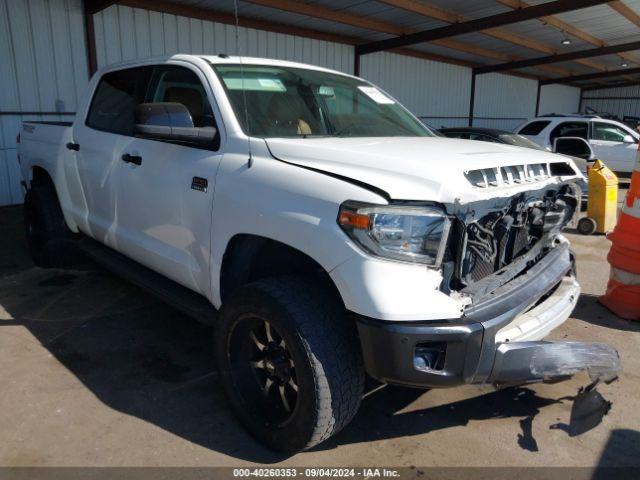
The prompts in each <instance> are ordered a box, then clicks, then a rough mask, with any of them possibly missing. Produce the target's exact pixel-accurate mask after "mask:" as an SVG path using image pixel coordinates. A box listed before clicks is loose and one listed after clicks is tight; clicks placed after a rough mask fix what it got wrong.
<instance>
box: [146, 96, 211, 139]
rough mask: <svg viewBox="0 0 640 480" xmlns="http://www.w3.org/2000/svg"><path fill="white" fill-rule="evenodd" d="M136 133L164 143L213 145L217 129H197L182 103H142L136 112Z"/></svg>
mask: <svg viewBox="0 0 640 480" xmlns="http://www.w3.org/2000/svg"><path fill="white" fill-rule="evenodd" d="M135 119H136V125H135V133H136V135H138V136H140V137H145V138H154V139H158V140H164V141H175V142H180V143H192V144H197V145H206V144H211V143H212V142H213V141H214V139H215V137H216V133H217V130H216V128H215V127H195V126H194V125H193V119H192V118H191V114H190V113H189V110H187V107H185V106H184V105H183V104H181V103H175V102H161V103H142V104H140V105H138V106H137V107H136V111H135Z"/></svg>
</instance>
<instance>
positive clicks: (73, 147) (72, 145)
mask: <svg viewBox="0 0 640 480" xmlns="http://www.w3.org/2000/svg"><path fill="white" fill-rule="evenodd" d="M67 149H69V150H73V151H76V152H79V151H80V144H79V143H73V142H69V143H67Z"/></svg>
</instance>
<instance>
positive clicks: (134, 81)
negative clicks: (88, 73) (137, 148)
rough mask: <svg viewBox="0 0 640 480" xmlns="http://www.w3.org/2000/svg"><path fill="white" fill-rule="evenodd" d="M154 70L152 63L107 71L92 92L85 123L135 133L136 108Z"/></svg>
mask: <svg viewBox="0 0 640 480" xmlns="http://www.w3.org/2000/svg"><path fill="white" fill-rule="evenodd" d="M151 70H152V68H151V67H137V68H128V69H126V70H118V71H116V72H109V73H105V74H104V75H103V77H102V78H101V79H100V83H99V84H98V87H97V88H96V91H95V93H94V95H93V99H92V101H91V107H90V108H89V113H88V115H87V120H86V125H87V126H88V127H91V128H93V129H96V130H101V131H104V132H110V133H116V134H119V135H127V136H133V134H134V126H135V115H134V112H135V108H136V106H137V105H138V104H140V103H142V102H143V99H144V97H145V94H146V90H147V85H148V81H149V76H150V74H151Z"/></svg>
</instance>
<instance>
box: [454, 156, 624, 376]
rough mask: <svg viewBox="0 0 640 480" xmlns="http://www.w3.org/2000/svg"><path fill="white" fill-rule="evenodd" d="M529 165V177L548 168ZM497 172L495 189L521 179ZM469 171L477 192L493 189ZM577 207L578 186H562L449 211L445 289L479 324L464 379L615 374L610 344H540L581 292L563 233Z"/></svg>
mask: <svg viewBox="0 0 640 480" xmlns="http://www.w3.org/2000/svg"><path fill="white" fill-rule="evenodd" d="M529 168H530V172H529V173H530V177H531V176H534V177H535V175H536V174H538V175H539V176H543V175H544V174H545V173H547V172H548V171H547V170H545V169H544V168H551V167H546V166H540V169H539V170H538V171H537V170H535V168H536V166H530V167H529ZM502 170H503V171H498V172H496V170H492V172H494V173H497V175H500V176H501V178H500V183H501V184H505V183H511V184H515V183H519V182H517V180H518V179H520V178H522V176H521V175H520V172H519V171H518V169H517V168H516V167H514V168H513V170H511V171H510V170H508V169H502ZM466 175H467V178H468V179H469V180H470V181H472V182H475V185H476V186H477V187H478V188H486V189H491V188H492V186H493V185H496V184H497V183H498V182H497V181H495V180H492V179H491V177H490V172H485V171H471V172H467V174H466ZM538 178H539V177H538ZM580 204H581V198H580V189H579V188H578V187H577V186H576V185H575V184H574V183H572V182H562V183H559V184H557V185H553V186H546V187H544V188H541V189H533V190H530V191H526V192H524V193H519V194H517V195H515V196H513V197H510V198H500V199H491V200H486V201H481V202H475V203H472V204H464V205H463V204H457V205H453V208H452V213H453V214H454V216H455V220H454V222H453V224H452V234H451V237H450V242H449V251H448V255H447V257H446V258H445V260H444V262H443V273H444V281H443V288H444V289H446V290H448V291H449V292H450V293H451V294H453V295H457V296H460V297H461V298H462V299H463V300H464V301H465V302H467V306H466V308H465V310H464V319H465V321H467V322H472V323H478V324H480V325H481V326H482V342H481V345H482V346H481V348H480V351H479V352H478V355H479V358H478V362H477V363H476V364H475V365H476V368H475V369H474V371H473V372H466V374H465V376H466V378H467V380H470V383H490V384H493V385H496V386H506V385H514V384H523V383H531V382H539V381H558V380H562V379H565V378H569V377H571V376H572V375H574V374H576V373H578V372H580V371H587V372H588V374H589V376H590V378H591V380H592V381H594V382H597V381H604V382H610V381H612V380H614V379H615V378H617V376H618V374H619V372H620V371H621V364H620V360H619V357H618V353H617V351H616V350H615V349H614V348H613V347H611V346H609V345H605V344H599V343H581V342H549V341H544V340H542V339H543V338H544V337H545V336H546V335H547V334H548V333H549V332H550V331H551V330H552V329H553V328H555V327H557V326H558V325H559V324H561V323H562V322H563V321H564V320H565V319H566V318H567V317H568V315H569V314H570V313H571V311H572V310H573V308H574V307H575V305H576V303H577V300H578V297H579V294H580V287H579V284H578V283H577V280H576V266H575V258H574V255H573V253H572V252H571V250H570V248H569V243H568V242H567V240H566V239H565V238H564V237H563V236H562V235H560V232H561V231H562V229H563V228H565V227H566V226H567V225H571V224H575V222H576V220H577V216H578V213H579V210H580V208H579V206H580Z"/></svg>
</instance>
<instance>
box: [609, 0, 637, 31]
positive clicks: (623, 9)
mask: <svg viewBox="0 0 640 480" xmlns="http://www.w3.org/2000/svg"><path fill="white" fill-rule="evenodd" d="M609 6H610V7H611V8H613V9H614V10H615V11H616V12H618V13H619V14H620V15H622V16H623V17H624V18H626V19H627V20H629V21H630V22H631V23H633V24H634V25H636V26H638V27H640V15H638V14H637V13H636V12H634V11H633V10H631V8H630V7H627V6H626V5H625V4H624V3H622V2H621V1H619V0H616V1H615V2H611V3H609Z"/></svg>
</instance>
